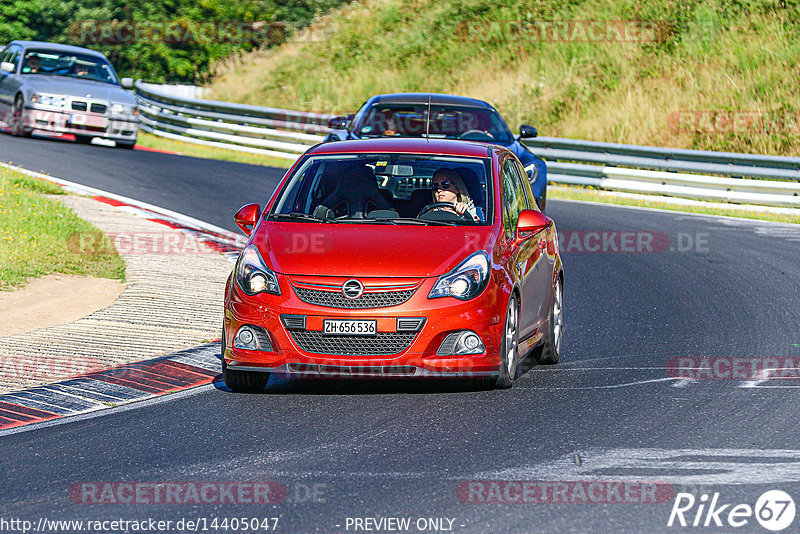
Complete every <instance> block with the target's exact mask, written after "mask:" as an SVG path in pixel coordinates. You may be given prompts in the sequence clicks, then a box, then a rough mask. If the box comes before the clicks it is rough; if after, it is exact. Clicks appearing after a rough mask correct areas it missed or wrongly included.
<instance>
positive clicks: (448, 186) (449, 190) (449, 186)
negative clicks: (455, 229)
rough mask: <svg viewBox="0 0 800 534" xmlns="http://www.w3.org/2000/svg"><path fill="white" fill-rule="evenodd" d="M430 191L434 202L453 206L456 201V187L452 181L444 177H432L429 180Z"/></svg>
mask: <svg viewBox="0 0 800 534" xmlns="http://www.w3.org/2000/svg"><path fill="white" fill-rule="evenodd" d="M431 190H432V191H433V199H434V200H435V201H436V202H449V203H451V204H455V203H456V201H457V200H458V187H457V186H456V184H455V182H454V181H453V180H451V179H450V178H448V177H446V176H434V177H433V179H432V180H431Z"/></svg>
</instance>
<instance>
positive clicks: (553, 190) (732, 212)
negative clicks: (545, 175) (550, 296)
mask: <svg viewBox="0 0 800 534" xmlns="http://www.w3.org/2000/svg"><path fill="white" fill-rule="evenodd" d="M547 198H548V199H565V200H585V201H589V202H600V203H603V204H618V205H623V206H638V207H643V208H656V209H662V210H669V211H681V212H688V213H705V214H708V215H724V216H727V217H739V218H743V219H758V220H763V221H777V222H785V223H795V224H800V215H783V214H779V213H762V212H757V211H750V210H747V209H746V208H744V209H741V210H738V209H727V208H717V207H714V206H710V205H709V206H703V205H700V206H687V205H683V204H670V203H668V202H661V201H656V200H652V201H651V200H639V199H636V198H626V197H620V196H616V195H611V194H609V193H608V192H606V191H600V190H597V189H593V188H591V187H581V186H563V185H549V186H548V187H547Z"/></svg>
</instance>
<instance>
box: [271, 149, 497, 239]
mask: <svg viewBox="0 0 800 534" xmlns="http://www.w3.org/2000/svg"><path fill="white" fill-rule="evenodd" d="M443 191H444V193H443ZM492 198H493V188H492V181H491V160H490V159H489V158H475V157H452V156H435V155H420V154H359V155H335V156H327V155H326V156H311V157H308V158H307V159H306V160H305V161H303V162H301V164H300V165H299V167H298V168H297V169H296V170H295V171H294V173H293V174H292V175H291V177H290V178H289V180H288V181H287V182H286V185H285V186H284V188H283V189H282V190H281V192H280V193H279V197H278V199H277V201H276V203H275V205H274V208H273V210H272V212H271V213H270V218H272V219H285V220H296V221H314V220H319V221H320V222H361V223H364V222H370V221H375V222H383V223H387V222H388V223H395V224H402V223H407V224H411V223H414V222H417V223H419V222H423V221H426V222H428V223H430V224H435V223H447V224H456V225H462V224H467V225H475V224H478V225H483V224H491V207H492ZM426 209H428V211H425V210H426Z"/></svg>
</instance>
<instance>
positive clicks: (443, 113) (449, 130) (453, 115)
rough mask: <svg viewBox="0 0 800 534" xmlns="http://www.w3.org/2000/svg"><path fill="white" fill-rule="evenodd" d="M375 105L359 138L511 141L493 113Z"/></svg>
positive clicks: (460, 108) (363, 121) (364, 120)
mask: <svg viewBox="0 0 800 534" xmlns="http://www.w3.org/2000/svg"><path fill="white" fill-rule="evenodd" d="M427 116H428V105H427V104H400V103H381V102H379V103H377V104H375V105H374V106H372V107H371V108H370V109H369V110H367V112H366V113H365V114H364V116H363V118H362V119H361V121H360V123H359V124H358V125H357V128H356V133H357V134H358V135H360V136H361V137H425V136H426V135H429V136H430V137H431V138H440V139H444V138H447V139H465V140H470V141H482V142H489V143H500V144H508V143H511V142H512V141H513V140H514V138H513V136H512V135H511V131H510V130H509V129H508V126H507V125H506V122H505V121H504V120H503V118H502V117H501V116H500V114H499V113H497V112H496V111H495V110H493V109H489V108H480V107H469V106H445V105H439V104H433V105H431V111H430V124H428V123H427Z"/></svg>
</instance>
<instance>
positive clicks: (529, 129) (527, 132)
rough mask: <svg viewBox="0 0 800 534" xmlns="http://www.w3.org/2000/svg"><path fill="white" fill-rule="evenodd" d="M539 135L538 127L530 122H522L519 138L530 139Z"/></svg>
mask: <svg viewBox="0 0 800 534" xmlns="http://www.w3.org/2000/svg"><path fill="white" fill-rule="evenodd" d="M537 135H539V132H537V131H536V128H534V127H533V126H530V125H528V124H520V126H519V138H520V139H530V138H532V137H536V136H537Z"/></svg>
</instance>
